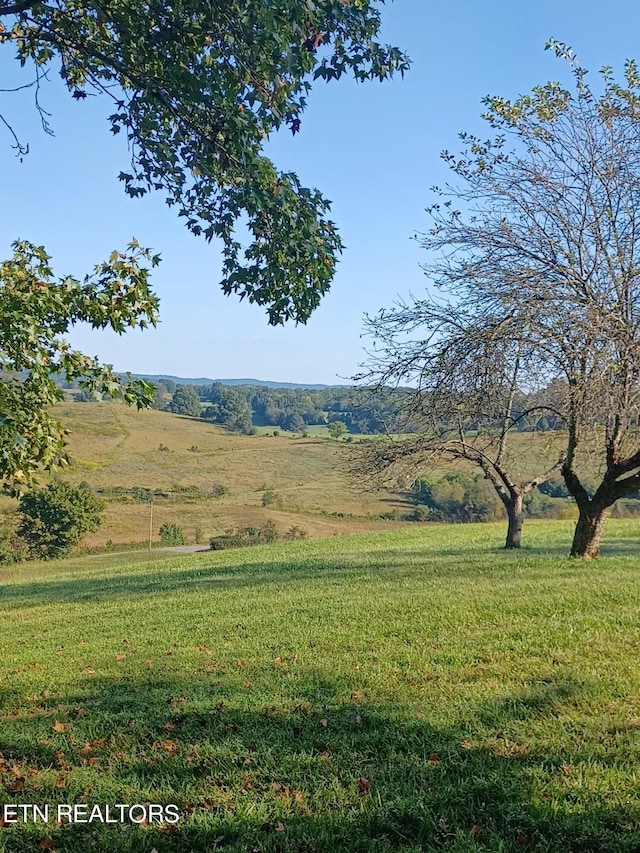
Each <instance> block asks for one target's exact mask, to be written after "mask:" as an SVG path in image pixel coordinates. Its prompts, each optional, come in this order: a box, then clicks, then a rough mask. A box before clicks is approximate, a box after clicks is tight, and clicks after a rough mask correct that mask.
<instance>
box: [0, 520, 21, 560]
mask: <svg viewBox="0 0 640 853" xmlns="http://www.w3.org/2000/svg"><path fill="white" fill-rule="evenodd" d="M26 557H27V544H26V542H25V541H24V539H20V538H19V537H18V536H16V534H15V532H14V531H13V530H11V529H10V528H9V527H7V526H5V525H4V524H0V566H6V565H9V564H11V563H20V562H21V561H22V560H24V559H26Z"/></svg>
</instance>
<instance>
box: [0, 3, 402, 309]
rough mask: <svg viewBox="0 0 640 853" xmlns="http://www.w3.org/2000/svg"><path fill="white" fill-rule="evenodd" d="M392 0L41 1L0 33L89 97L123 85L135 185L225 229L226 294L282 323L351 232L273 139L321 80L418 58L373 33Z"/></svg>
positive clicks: (130, 186)
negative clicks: (287, 163)
mask: <svg viewBox="0 0 640 853" xmlns="http://www.w3.org/2000/svg"><path fill="white" fill-rule="evenodd" d="M380 2H383V0H380ZM380 2H377V0H357V2H356V0H353V2H347V0H320V2H313V3H312V2H308V3H307V2H305V3H301V2H300V0H209V2H206V3H205V2H203V0H181V2H179V3H175V4H171V5H169V4H167V3H166V2H164V0H147V2H145V3H144V4H142V5H140V4H139V3H138V2H134V0H114V2H111V3H109V4H108V7H105V6H104V5H94V4H93V3H91V2H89V3H82V4H79V3H77V2H75V1H74V0H62V2H60V3H58V4H56V6H55V7H52V6H49V5H45V4H34V5H33V6H31V7H30V8H29V9H28V10H26V11H25V12H24V14H22V15H20V16H17V17H16V19H15V23H14V25H13V27H11V28H7V29H6V30H5V31H4V32H2V33H0V43H2V42H6V41H12V42H13V44H14V45H15V47H16V48H17V52H18V57H19V59H20V61H21V62H22V63H30V62H32V63H34V64H35V65H37V66H38V67H39V69H40V70H39V74H40V75H41V74H42V71H43V70H45V69H46V68H47V67H48V66H49V65H50V64H51V63H52V62H54V61H55V60H56V59H61V60H62V62H61V65H60V73H61V75H62V77H63V79H64V81H65V83H66V85H67V87H68V89H69V91H70V93H71V96H72V97H74V98H76V99H78V100H83V99H84V97H85V96H86V93H87V91H88V90H93V92H94V93H95V92H97V93H105V92H106V93H108V94H109V95H110V96H111V97H112V98H114V101H115V109H114V112H113V113H112V115H111V116H110V117H109V122H110V127H111V131H112V132H113V133H120V132H124V134H126V137H127V142H128V144H129V148H130V151H131V152H132V158H131V166H130V168H128V169H126V170H123V171H121V172H120V175H119V178H120V180H121V181H122V182H123V184H124V189H125V192H126V193H127V194H128V195H130V196H132V197H139V196H142V195H145V194H146V193H148V192H150V191H152V190H159V191H160V192H163V193H164V195H165V198H166V201H167V204H169V205H171V206H176V208H177V211H178V214H179V216H181V217H183V218H184V219H185V222H186V224H187V227H188V228H189V229H190V230H191V231H192V232H193V233H194V234H199V235H203V236H204V237H205V238H206V239H207V240H211V239H212V238H213V237H217V238H219V239H221V240H222V242H223V244H224V259H225V266H224V276H223V280H222V288H223V291H224V292H225V293H237V294H238V295H239V296H240V298H241V299H242V298H246V299H248V300H249V301H250V302H255V303H257V304H259V305H264V306H265V307H266V309H267V313H268V317H269V322H270V323H272V324H279V323H283V322H285V321H286V320H294V321H296V322H303V323H304V322H305V321H306V320H307V319H308V317H309V315H310V313H311V312H312V311H313V310H314V308H315V307H316V306H317V305H318V303H319V301H320V298H321V297H322V295H323V294H324V293H325V292H326V291H327V289H328V288H329V285H330V283H331V280H332V278H333V275H334V273H335V267H336V263H337V258H338V256H339V254H340V252H341V251H342V243H341V241H340V239H339V237H338V235H337V234H336V232H335V230H334V229H333V226H331V227H329V226H330V225H331V223H329V221H328V219H327V212H328V210H329V202H328V201H327V200H326V199H324V198H323V196H322V195H321V193H320V192H318V191H317V190H311V189H307V188H304V187H302V186H301V185H300V182H299V180H298V178H297V177H296V176H295V175H290V174H283V173H280V172H279V171H278V169H277V168H276V167H275V166H274V164H273V163H272V162H271V161H270V160H269V159H268V158H266V157H265V156H264V155H263V153H262V149H263V146H264V144H265V142H266V141H267V140H268V139H269V137H270V135H271V134H272V133H273V132H274V131H277V130H278V129H279V128H281V127H282V126H284V127H288V128H289V129H290V130H291V131H292V132H293V133H294V134H295V133H297V132H298V131H299V130H300V128H301V115H302V113H303V111H304V109H305V106H306V96H307V94H308V92H309V89H310V86H311V81H312V80H314V79H319V78H322V79H324V80H326V81H328V80H331V79H339V78H340V77H342V76H343V75H344V74H347V73H351V74H352V75H353V76H354V77H355V78H356V79H357V80H360V81H364V80H368V79H379V80H382V79H384V78H386V77H390V76H391V75H392V74H393V73H394V72H396V71H398V72H400V73H401V74H403V73H404V71H405V70H407V69H408V67H409V61H408V58H407V57H406V55H405V54H403V53H402V52H401V51H400V50H398V48H395V47H390V46H385V45H382V44H380V43H378V42H377V41H376V40H375V39H376V36H377V34H378V31H379V28H380V14H379V5H380ZM3 17H5V18H8V17H9V16H8V15H6V14H5V15H4V16H3V13H2V11H1V10H0V20H1V19H2V18H3ZM114 87H115V88H114ZM277 187H280V188H281V190H280V191H279V192H277V193H276V192H275V189H276V188H277ZM247 218H248V220H249V231H250V242H249V244H248V245H247V246H246V248H245V249H240V248H239V246H238V234H237V232H238V231H239V230H241V229H240V228H239V226H240V225H241V223H244V221H245V220H246V219H247ZM242 233H244V232H242ZM270 244H272V245H270Z"/></svg>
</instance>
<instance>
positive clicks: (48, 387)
mask: <svg viewBox="0 0 640 853" xmlns="http://www.w3.org/2000/svg"><path fill="white" fill-rule="evenodd" d="M158 261H159V258H158V256H157V255H153V254H152V253H151V252H150V251H149V250H148V249H142V248H140V247H139V246H138V245H137V243H135V242H134V243H132V244H131V245H130V246H129V248H128V251H127V252H126V253H118V252H113V253H112V255H111V256H110V258H109V259H108V260H107V261H106V262H104V263H102V264H100V265H98V266H97V267H96V268H95V271H94V273H93V274H92V275H89V276H86V277H85V278H84V280H83V281H78V280H77V279H74V278H72V277H70V276H66V277H62V278H59V279H57V280H56V279H55V278H54V275H53V271H52V269H51V267H50V265H49V256H48V255H47V254H46V252H45V251H44V249H43V248H42V247H38V246H33V245H31V244H30V243H27V242H17V243H15V244H14V254H13V257H12V258H10V259H9V260H7V261H4V262H2V263H0V479H2V480H3V481H4V488H5V490H7V491H9V492H11V493H13V494H18V493H20V492H22V491H23V490H24V488H25V487H27V486H29V485H31V484H32V483H33V481H34V475H35V473H36V471H37V470H38V468H40V467H44V468H50V467H53V466H55V465H65V464H67V462H68V457H67V454H66V451H65V442H64V439H65V434H66V433H65V430H64V429H63V428H62V427H61V426H60V424H59V423H58V422H57V421H56V420H55V419H54V418H53V417H52V415H51V412H50V406H51V405H52V404H53V403H56V402H58V401H59V400H62V398H63V392H62V390H61V389H60V388H59V387H58V386H57V385H56V381H55V378H56V377H62V378H64V379H66V380H67V381H69V380H74V379H78V380H80V381H81V382H82V383H83V385H84V386H85V387H86V388H88V389H89V390H95V391H99V392H100V393H102V394H105V395H107V396H110V397H113V398H116V397H123V398H124V400H125V401H126V402H127V403H133V404H135V405H137V406H138V407H142V406H147V405H149V404H150V402H151V400H152V399H153V387H152V386H151V385H149V384H148V383H147V382H144V381H142V380H137V381H133V382H130V383H125V384H122V383H121V381H120V379H119V378H118V377H117V376H116V375H115V374H114V373H113V370H112V369H111V366H110V365H106V366H105V365H100V364H99V363H98V361H97V360H96V359H92V358H89V357H88V356H86V355H83V354H82V353H80V352H77V351H75V350H73V349H71V347H70V345H69V344H68V342H67V341H65V339H64V337H63V336H64V335H65V333H66V332H68V331H69V329H70V328H71V327H72V326H73V325H75V324H76V323H79V322H86V323H89V324H90V325H91V326H93V328H96V329H102V328H107V327H108V328H110V329H112V330H113V331H115V332H118V333H120V334H121V333H123V332H124V331H125V330H126V329H128V328H131V327H135V326H142V327H144V326H146V325H148V324H149V323H151V324H153V325H155V323H156V320H157V309H158V300H157V298H156V296H155V295H154V294H153V293H152V292H151V290H150V288H149V281H148V269H147V266H146V265H145V262H146V264H148V265H149V266H155V265H156V264H157V263H158Z"/></svg>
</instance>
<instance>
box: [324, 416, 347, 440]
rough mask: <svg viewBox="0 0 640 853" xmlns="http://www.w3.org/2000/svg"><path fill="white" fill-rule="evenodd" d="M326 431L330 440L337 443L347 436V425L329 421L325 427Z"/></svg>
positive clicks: (341, 422)
mask: <svg viewBox="0 0 640 853" xmlns="http://www.w3.org/2000/svg"><path fill="white" fill-rule="evenodd" d="M327 431H328V433H329V435H330V436H331V438H334V439H335V440H336V441H338V440H339V439H341V438H342V437H343V436H345V435H346V434H347V425H346V424H345V423H343V421H331V423H330V424H329V426H328V427H327Z"/></svg>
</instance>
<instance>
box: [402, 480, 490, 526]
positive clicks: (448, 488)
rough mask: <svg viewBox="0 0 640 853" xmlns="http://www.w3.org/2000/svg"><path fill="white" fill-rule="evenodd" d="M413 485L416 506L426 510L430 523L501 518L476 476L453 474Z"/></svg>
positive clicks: (486, 486)
mask: <svg viewBox="0 0 640 853" xmlns="http://www.w3.org/2000/svg"><path fill="white" fill-rule="evenodd" d="M417 485H418V489H419V491H418V493H417V494H416V496H415V498H416V503H418V504H422V505H425V506H426V507H428V509H429V516H428V517H429V519H430V520H431V521H454V522H469V521H491V520H493V519H496V518H500V517H501V516H502V513H503V507H502V502H501V501H500V498H499V497H498V495H497V494H496V492H495V490H494V488H493V486H492V485H491V484H490V483H489V482H488V481H487V480H485V479H484V477H482V476H480V475H476V476H475V477H469V476H465V475H464V474H461V473H459V472H457V471H455V472H452V473H450V474H445V476H444V477H443V478H442V479H441V480H431V479H430V478H428V477H423V478H421V479H420V480H418V483H417ZM416 520H418V519H416ZM420 520H422V519H420Z"/></svg>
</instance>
